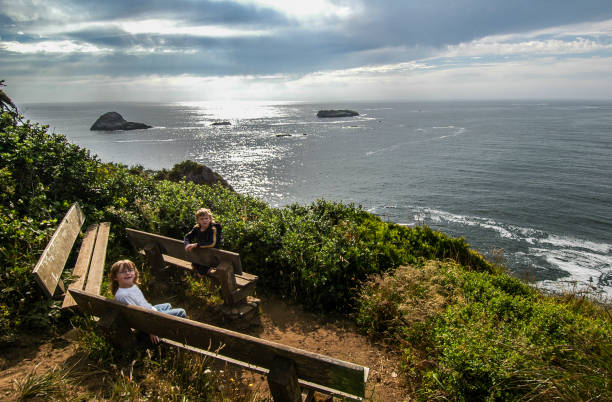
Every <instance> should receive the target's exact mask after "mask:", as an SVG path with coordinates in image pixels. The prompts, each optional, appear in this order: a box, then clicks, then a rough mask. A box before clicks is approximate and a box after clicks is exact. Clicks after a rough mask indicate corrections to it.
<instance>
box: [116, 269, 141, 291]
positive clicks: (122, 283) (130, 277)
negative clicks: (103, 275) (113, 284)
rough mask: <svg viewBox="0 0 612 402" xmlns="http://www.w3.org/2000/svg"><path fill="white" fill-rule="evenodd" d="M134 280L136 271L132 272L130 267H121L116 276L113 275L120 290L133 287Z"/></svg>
mask: <svg viewBox="0 0 612 402" xmlns="http://www.w3.org/2000/svg"><path fill="white" fill-rule="evenodd" d="M135 279H136V271H134V270H133V269H132V268H130V267H122V268H121V270H119V272H117V275H115V280H116V281H117V283H118V284H119V287H120V288H130V287H132V286H133V285H134V280H135Z"/></svg>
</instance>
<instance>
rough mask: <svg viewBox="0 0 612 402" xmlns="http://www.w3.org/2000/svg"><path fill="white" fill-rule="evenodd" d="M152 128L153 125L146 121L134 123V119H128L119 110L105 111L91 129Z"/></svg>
mask: <svg viewBox="0 0 612 402" xmlns="http://www.w3.org/2000/svg"><path fill="white" fill-rule="evenodd" d="M146 128H151V126H149V125H147V124H144V123H134V122H132V121H126V120H125V119H124V118H123V117H122V116H121V115H120V114H119V113H117V112H108V113H104V114H103V115H102V116H100V117H98V120H96V122H95V123H94V124H93V125H92V126H91V128H90V130H91V131H115V130H141V129H146Z"/></svg>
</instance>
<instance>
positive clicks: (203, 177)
mask: <svg viewBox="0 0 612 402" xmlns="http://www.w3.org/2000/svg"><path fill="white" fill-rule="evenodd" d="M154 177H155V178H156V179H158V180H170V181H175V182H179V181H183V180H184V181H191V182H193V183H196V184H220V185H222V186H223V187H225V188H228V189H230V190H232V191H234V189H233V188H232V186H230V185H229V183H228V182H227V181H226V180H225V179H224V178H223V177H221V175H220V174H219V173H217V172H215V171H213V170H212V169H210V168H208V167H206V166H204V165H202V164H200V163H197V162H193V161H189V160H187V161H184V162H181V163H177V164H176V165H174V167H173V168H172V169H171V170H170V171H168V170H166V169H162V170H161V171H158V172H157V173H156V174H155V176H154Z"/></svg>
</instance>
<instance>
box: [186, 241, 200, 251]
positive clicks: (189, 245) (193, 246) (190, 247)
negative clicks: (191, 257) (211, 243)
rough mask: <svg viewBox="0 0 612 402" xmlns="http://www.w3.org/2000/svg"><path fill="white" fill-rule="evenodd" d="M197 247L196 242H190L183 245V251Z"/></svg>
mask: <svg viewBox="0 0 612 402" xmlns="http://www.w3.org/2000/svg"><path fill="white" fill-rule="evenodd" d="M196 247H198V243H192V244H188V245H186V246H185V251H187V252H189V251H192V250H193V249H194V248H196Z"/></svg>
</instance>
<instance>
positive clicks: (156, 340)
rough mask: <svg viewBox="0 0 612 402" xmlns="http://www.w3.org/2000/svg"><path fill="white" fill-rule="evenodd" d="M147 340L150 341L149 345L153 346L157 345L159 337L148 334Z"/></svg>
mask: <svg viewBox="0 0 612 402" xmlns="http://www.w3.org/2000/svg"><path fill="white" fill-rule="evenodd" d="M149 338H150V339H151V343H152V344H153V345H157V344H158V343H159V337H158V336H157V335H153V334H150V335H149Z"/></svg>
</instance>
